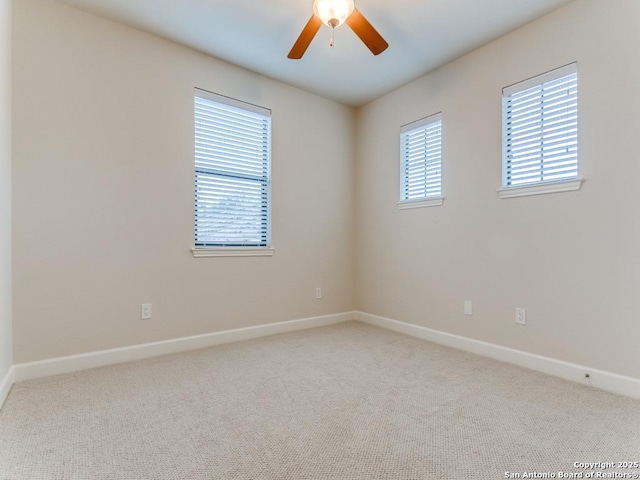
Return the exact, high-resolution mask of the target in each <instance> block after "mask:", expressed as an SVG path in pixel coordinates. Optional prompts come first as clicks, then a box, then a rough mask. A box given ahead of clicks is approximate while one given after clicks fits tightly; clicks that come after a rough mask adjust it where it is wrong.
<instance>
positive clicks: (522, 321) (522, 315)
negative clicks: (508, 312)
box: [516, 307, 527, 325]
mask: <svg viewBox="0 0 640 480" xmlns="http://www.w3.org/2000/svg"><path fill="white" fill-rule="evenodd" d="M516 323H517V324H518V325H526V324H527V315H526V312H525V309H524V308H519V307H516Z"/></svg>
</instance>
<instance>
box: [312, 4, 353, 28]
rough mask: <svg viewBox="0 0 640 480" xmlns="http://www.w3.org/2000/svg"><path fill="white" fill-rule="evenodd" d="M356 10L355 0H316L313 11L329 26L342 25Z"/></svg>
mask: <svg viewBox="0 0 640 480" xmlns="http://www.w3.org/2000/svg"><path fill="white" fill-rule="evenodd" d="M354 10H355V5H354V4H353V0H315V1H314V2H313V13H314V14H315V15H316V17H318V18H319V19H320V20H322V23H324V24H325V25H327V26H329V27H333V28H335V27H338V26H340V25H342V24H343V23H344V22H345V20H346V19H347V18H349V16H350V15H351V14H352V13H353V11H354Z"/></svg>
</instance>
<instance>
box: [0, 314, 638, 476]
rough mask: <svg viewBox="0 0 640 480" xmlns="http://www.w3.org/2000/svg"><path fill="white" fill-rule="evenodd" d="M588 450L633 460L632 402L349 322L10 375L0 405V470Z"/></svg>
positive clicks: (167, 472) (246, 465)
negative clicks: (27, 377)
mask: <svg viewBox="0 0 640 480" xmlns="http://www.w3.org/2000/svg"><path fill="white" fill-rule="evenodd" d="M601 461H602V462H604V461H608V462H617V461H640V402H638V401H634V400H630V399H627V398H624V397H619V396H615V395H611V394H608V393H605V392H601V391H598V390H594V389H590V388H588V387H584V386H581V385H577V384H573V383H570V382H565V381H562V380H559V379H556V378H553V377H548V376H545V375H542V374H539V373H536V372H532V371H529V370H526V369H522V368H518V367H514V366H510V365H506V364H502V363H499V362H495V361H492V360H488V359H485V358H481V357H476V356H474V355H471V354H466V353H463V352H459V351H456V350H452V349H448V348H444V347H440V346H438V345H434V344H431V343H427V342H423V341H421V340H416V339H413V338H410V337H405V336H403V335H399V334H396V333H392V332H388V331H385V330H381V329H378V328H374V327H371V326H368V325H364V324H361V323H357V322H349V323H345V324H340V325H336V326H332V327H326V328H318V329H312V330H307V331H302V332H295V333H290V334H284V335H278V336H273V337H269V338H264V339H259V340H253V341H248V342H242V343H236V344H232V345H224V346H218V347H213V348H209V349H204V350H198V351H194V352H189V353H184V354H178V355H170V356H165V357H161V358H156V359H152V360H145V361H138V362H133V363H129V364H122V365H116V366H111V367H105V368H99V369H94V370H89V371H84V372H79V373H74V374H68V375H62V376H58V377H52V378H46V379H40V380H35V381H29V382H25V383H20V384H17V385H15V386H14V388H13V390H12V391H11V393H10V395H9V398H8V399H7V403H6V404H5V407H4V408H3V410H2V411H1V412H0V479H2V480H6V479H11V480H40V479H56V480H92V479H105V480H106V479H109V480H111V479H116V480H135V479H154V480H155V479H180V480H182V479H184V480H200V479H216V480H217V479H256V480H257V479H320V480H321V479H328V480H369V479H371V480H374V479H375V480H380V479H389V480H391V479H393V480H403V479H404V480H408V479H492V480H493V479H499V478H506V476H505V472H517V473H519V474H520V475H522V473H523V472H527V473H532V472H538V473H547V472H553V473H554V474H555V475H556V476H557V475H558V472H583V475H584V474H586V473H587V472H590V471H591V470H582V469H580V468H576V467H574V462H601ZM594 471H595V472H605V473H613V472H622V473H627V474H640V469H633V468H631V469H628V468H627V469H622V468H617V466H616V468H609V469H603V468H598V467H596V468H595V470H594ZM521 478H522V477H521ZM536 478H540V477H536ZM578 478H580V477H578ZM585 478H586V477H585ZM593 478H607V477H593ZM629 478H632V477H629Z"/></svg>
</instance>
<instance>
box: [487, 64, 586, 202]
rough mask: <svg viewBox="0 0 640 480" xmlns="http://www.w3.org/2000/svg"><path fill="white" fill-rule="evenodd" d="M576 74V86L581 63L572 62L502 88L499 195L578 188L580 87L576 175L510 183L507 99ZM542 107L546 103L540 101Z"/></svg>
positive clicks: (519, 195) (576, 104)
mask: <svg viewBox="0 0 640 480" xmlns="http://www.w3.org/2000/svg"><path fill="white" fill-rule="evenodd" d="M574 74H575V75H576V80H575V82H576V88H577V87H578V77H577V75H578V65H577V62H573V63H570V64H567V65H564V66H562V67H559V68H556V69H553V70H550V71H547V72H545V73H542V74H540V75H536V76H534V77H531V78H528V79H526V80H523V81H521V82H517V83H514V84H512V85H509V86H507V87H504V88H503V89H502V120H501V121H502V188H501V189H500V190H498V194H499V196H500V198H512V197H521V196H528V195H540V194H546V193H557V192H566V191H575V190H579V189H580V188H581V186H582V183H583V181H584V180H583V179H582V178H580V157H579V90H577V92H576V98H575V108H576V116H577V118H576V121H575V123H576V133H575V139H576V147H575V149H576V151H575V175H572V176H571V177H567V178H561V179H552V180H540V181H534V182H527V183H521V184H518V185H511V184H510V182H509V172H510V159H509V141H508V137H509V133H508V129H509V127H508V125H509V122H508V119H509V116H508V102H509V99H510V97H511V96H512V95H515V94H517V93H520V92H525V91H527V90H529V89H532V88H535V87H540V86H543V85H544V84H547V83H549V82H554V81H556V80H560V79H562V78H565V77H568V76H570V75H574ZM541 108H543V106H542V105H541ZM543 164H544V156H543V155H541V156H540V165H541V167H540V170H541V171H542V169H543Z"/></svg>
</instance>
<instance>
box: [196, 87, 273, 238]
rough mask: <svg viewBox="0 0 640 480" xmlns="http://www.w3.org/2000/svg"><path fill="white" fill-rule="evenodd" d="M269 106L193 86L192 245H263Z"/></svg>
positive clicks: (266, 227) (267, 227)
mask: <svg viewBox="0 0 640 480" xmlns="http://www.w3.org/2000/svg"><path fill="white" fill-rule="evenodd" d="M270 168H271V111H270V110H267V109H265V108H262V107H258V106H255V105H251V104H247V103H244V102H241V101H238V100H233V99H230V98H227V97H223V96H220V95H216V94H213V93H209V92H205V91H203V90H196V91H195V246H196V250H197V249H198V248H201V249H202V248H206V247H238V248H242V247H268V246H269V243H270V239H269V234H270V188H271V180H270Z"/></svg>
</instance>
